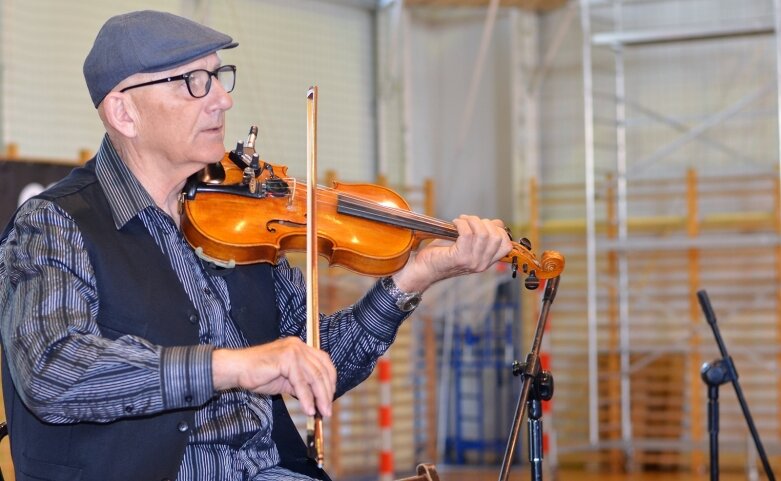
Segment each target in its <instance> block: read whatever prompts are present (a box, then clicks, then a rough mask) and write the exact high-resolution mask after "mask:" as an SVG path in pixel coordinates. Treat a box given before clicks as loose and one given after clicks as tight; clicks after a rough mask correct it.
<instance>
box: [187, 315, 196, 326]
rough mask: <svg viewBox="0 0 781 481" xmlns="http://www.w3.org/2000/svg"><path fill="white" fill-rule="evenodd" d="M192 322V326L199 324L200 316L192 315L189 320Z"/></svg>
mask: <svg viewBox="0 0 781 481" xmlns="http://www.w3.org/2000/svg"><path fill="white" fill-rule="evenodd" d="M188 319H189V321H190V324H198V320H199V319H198V314H190V317H189V318H188Z"/></svg>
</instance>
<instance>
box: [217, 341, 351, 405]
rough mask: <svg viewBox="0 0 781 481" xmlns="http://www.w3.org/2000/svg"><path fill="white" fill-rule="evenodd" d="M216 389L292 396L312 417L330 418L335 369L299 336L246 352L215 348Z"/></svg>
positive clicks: (326, 358) (252, 348)
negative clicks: (317, 414) (236, 389)
mask: <svg viewBox="0 0 781 481" xmlns="http://www.w3.org/2000/svg"><path fill="white" fill-rule="evenodd" d="M212 379H213V381H214V389H215V390H218V391H221V390H225V389H231V388H241V389H246V390H248V391H253V392H257V393H260V394H291V395H293V396H295V397H297V398H298V400H299V402H301V407H302V408H303V410H304V413H306V414H307V415H309V416H314V414H315V406H317V412H319V413H320V414H321V415H323V416H326V417H327V416H330V415H331V405H332V403H333V399H334V392H335V391H336V368H334V365H333V363H332V362H331V358H330V357H329V356H328V354H327V353H326V352H324V351H321V350H319V349H314V348H312V347H309V346H307V345H306V344H305V343H304V342H303V341H301V339H299V338H297V337H285V338H282V339H277V340H276V341H274V342H270V343H267V344H262V345H259V346H253V347H248V348H244V349H215V350H214V352H213V353H212Z"/></svg>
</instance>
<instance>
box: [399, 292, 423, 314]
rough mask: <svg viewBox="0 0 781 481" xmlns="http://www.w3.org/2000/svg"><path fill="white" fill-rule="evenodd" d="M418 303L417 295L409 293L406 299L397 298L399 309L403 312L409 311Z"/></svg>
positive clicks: (418, 297)
mask: <svg viewBox="0 0 781 481" xmlns="http://www.w3.org/2000/svg"><path fill="white" fill-rule="evenodd" d="M418 304H420V296H419V295H411V296H409V297H408V298H406V299H399V302H398V303H397V305H398V306H399V309H401V310H402V311H404V312H409V311H411V310H413V309H415V308H416V307H418Z"/></svg>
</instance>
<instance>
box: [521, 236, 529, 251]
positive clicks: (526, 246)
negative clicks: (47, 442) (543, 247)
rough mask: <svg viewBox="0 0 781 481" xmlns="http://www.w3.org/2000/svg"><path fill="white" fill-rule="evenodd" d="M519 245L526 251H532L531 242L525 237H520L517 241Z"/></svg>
mask: <svg viewBox="0 0 781 481" xmlns="http://www.w3.org/2000/svg"><path fill="white" fill-rule="evenodd" d="M518 243H519V244H521V245H522V246H524V247H525V248H527V249H528V250H532V241H530V240H529V239H527V238H526V237H521V240H519V241H518Z"/></svg>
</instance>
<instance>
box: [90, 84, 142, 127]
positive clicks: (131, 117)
mask: <svg viewBox="0 0 781 481" xmlns="http://www.w3.org/2000/svg"><path fill="white" fill-rule="evenodd" d="M100 107H101V109H102V110H103V115H102V117H103V118H104V122H106V124H108V125H109V126H110V127H111V128H112V129H114V130H116V131H117V132H118V133H119V134H121V135H123V136H125V137H127V138H134V137H135V136H136V135H137V134H138V120H139V119H138V111H137V110H136V106H135V104H134V103H133V100H132V99H131V98H130V96H129V95H126V94H124V93H122V92H109V93H108V95H106V97H105V98H104V99H103V102H101V104H100Z"/></svg>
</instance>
